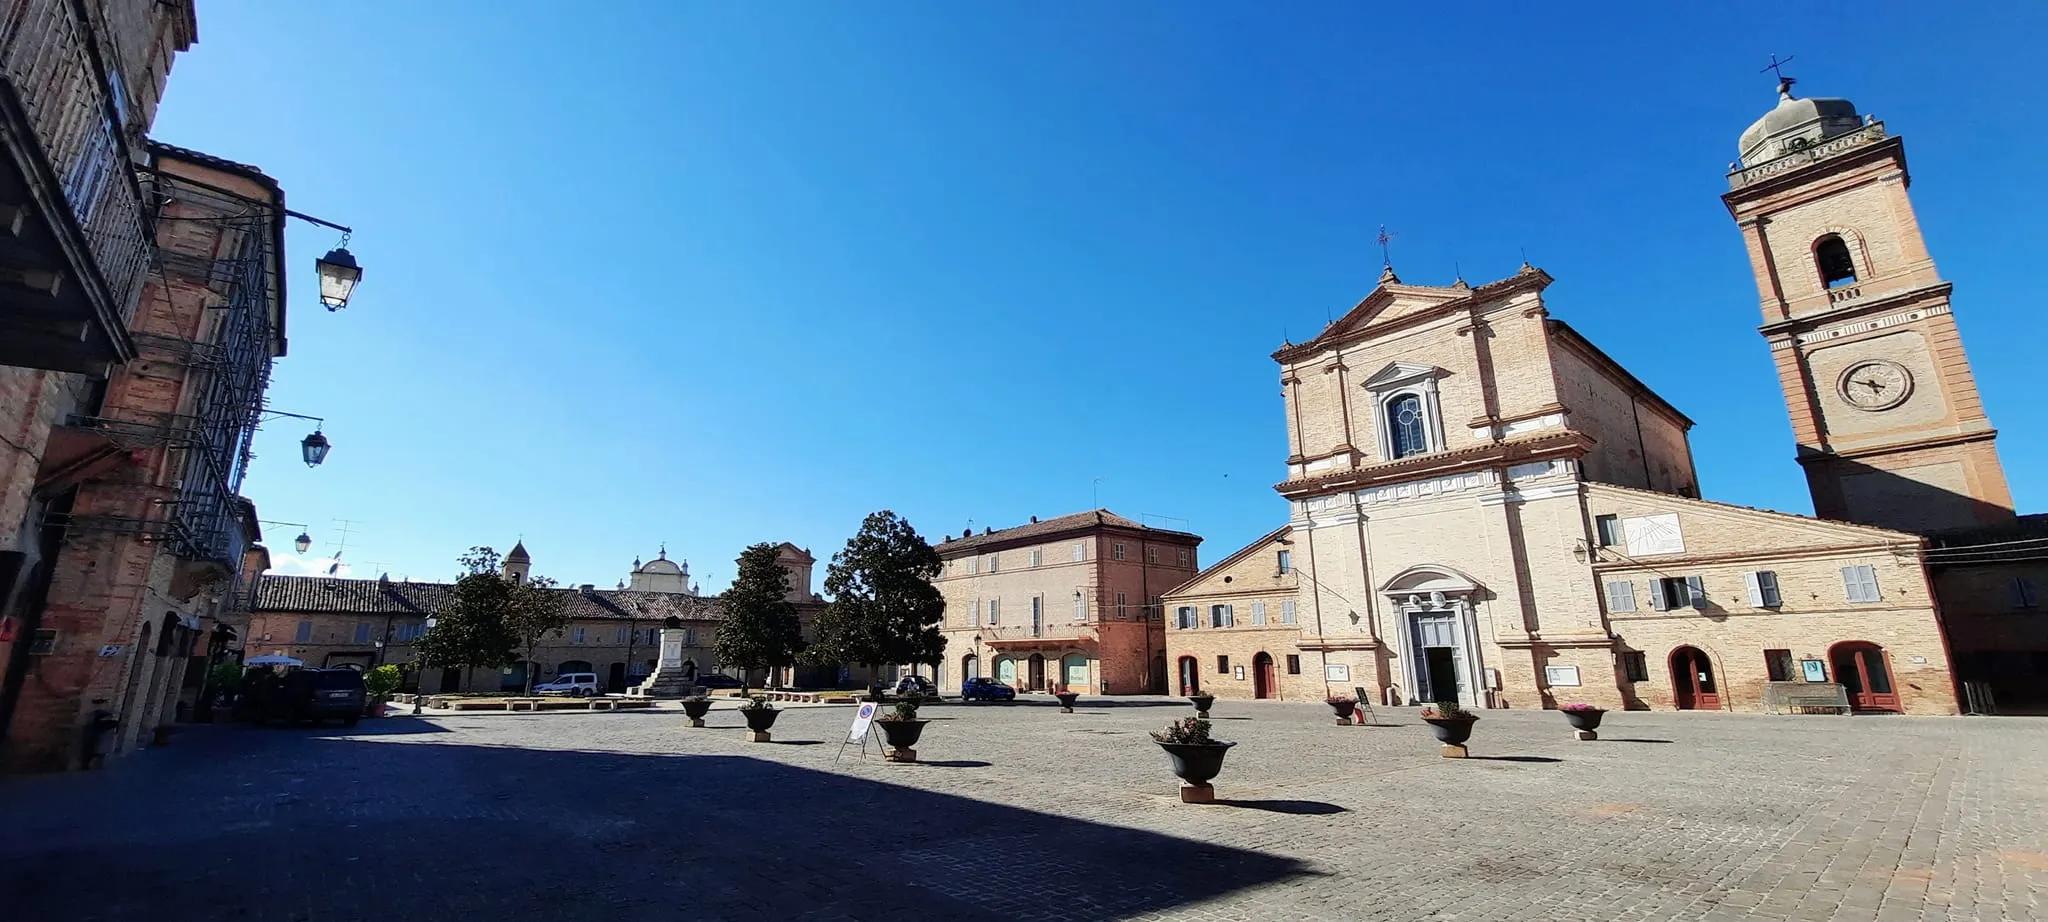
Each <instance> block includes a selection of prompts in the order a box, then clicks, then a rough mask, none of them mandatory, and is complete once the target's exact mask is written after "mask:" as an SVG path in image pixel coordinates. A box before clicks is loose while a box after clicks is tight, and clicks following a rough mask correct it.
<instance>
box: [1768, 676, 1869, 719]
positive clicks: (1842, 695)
mask: <svg viewBox="0 0 2048 922" xmlns="http://www.w3.org/2000/svg"><path fill="white" fill-rule="evenodd" d="M1764 712H1765V713H1768V714H1812V713H1817V712H1833V713H1836V714H1842V715H1845V716H1846V715H1847V714H1849V713H1850V707H1849V690H1848V689H1846V688H1843V687H1842V686H1841V685H1839V684H1837V683H1834V682H1766V683H1764Z"/></svg>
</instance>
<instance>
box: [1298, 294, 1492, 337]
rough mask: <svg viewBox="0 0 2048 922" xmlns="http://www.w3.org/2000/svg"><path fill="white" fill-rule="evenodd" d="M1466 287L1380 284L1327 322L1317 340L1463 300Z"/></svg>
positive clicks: (1389, 321) (1349, 332)
mask: <svg viewBox="0 0 2048 922" xmlns="http://www.w3.org/2000/svg"><path fill="white" fill-rule="evenodd" d="M1467 294H1470V291H1469V290H1466V289H1456V288H1429V287H1425V286H1420V285H1401V284H1397V283H1383V284H1381V285H1380V286H1379V287H1378V288H1375V289H1373V290H1372V294H1369V295H1366V296H1365V300H1362V301H1360V302H1358V304H1357V305H1356V306H1354V307H1352V308H1351V309H1350V310H1349V311H1346V312H1345V313H1344V316H1342V317H1339V318H1337V322H1336V323H1333V324H1330V326H1329V328H1328V329H1325V330H1324V331H1323V333H1322V335H1321V336H1318V337H1316V338H1317V339H1324V338H1327V337H1333V336H1345V335H1348V334H1351V333H1355V332H1358V331H1360V330H1364V329H1367V328H1369V327H1374V326H1379V325H1381V324H1386V323H1392V322H1394V321H1397V320H1404V319H1407V318H1409V317H1413V316H1415V315H1417V314H1421V313H1424V312H1427V311H1429V310H1431V309H1433V308H1437V307H1441V306H1443V305H1445V304H1449V303H1450V302H1452V301H1457V300H1461V299H1463V298H1464V297H1465V296H1466V295H1467Z"/></svg>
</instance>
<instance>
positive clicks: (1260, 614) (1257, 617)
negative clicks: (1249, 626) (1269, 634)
mask: <svg viewBox="0 0 2048 922" xmlns="http://www.w3.org/2000/svg"><path fill="white" fill-rule="evenodd" d="M1252 623H1253V624H1265V623H1266V603H1264V602H1253V603H1252Z"/></svg>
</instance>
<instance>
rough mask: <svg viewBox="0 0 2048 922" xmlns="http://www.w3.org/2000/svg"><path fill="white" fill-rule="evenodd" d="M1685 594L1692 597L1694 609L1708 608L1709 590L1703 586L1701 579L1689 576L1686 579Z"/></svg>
mask: <svg viewBox="0 0 2048 922" xmlns="http://www.w3.org/2000/svg"><path fill="white" fill-rule="evenodd" d="M1685 593H1686V595H1689V596H1692V607H1694V608H1705V607H1707V588H1706V587H1705V586H1704V585H1701V583H1700V578H1699V577H1697V576H1688V577H1686V578H1685Z"/></svg>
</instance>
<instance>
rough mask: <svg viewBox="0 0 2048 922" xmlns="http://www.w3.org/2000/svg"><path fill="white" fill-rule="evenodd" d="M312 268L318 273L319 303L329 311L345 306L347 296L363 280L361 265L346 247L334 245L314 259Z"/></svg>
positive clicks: (346, 304)
mask: <svg viewBox="0 0 2048 922" xmlns="http://www.w3.org/2000/svg"><path fill="white" fill-rule="evenodd" d="M313 268H314V270H315V271H317V272H319V273H320V303H322V304H325V305H327V309H328V310H330V311H338V310H341V309H342V308H344V307H347V306H348V296H349V295H350V294H351V293H353V292H354V291H355V290H356V283H357V282H360V281H362V280H363V267H362V266H359V265H357V264H356V257H355V254H353V253H350V252H349V251H348V247H335V248H334V249H332V250H328V251H327V255H326V256H322V257H320V258H319V259H317V260H314V261H313Z"/></svg>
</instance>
